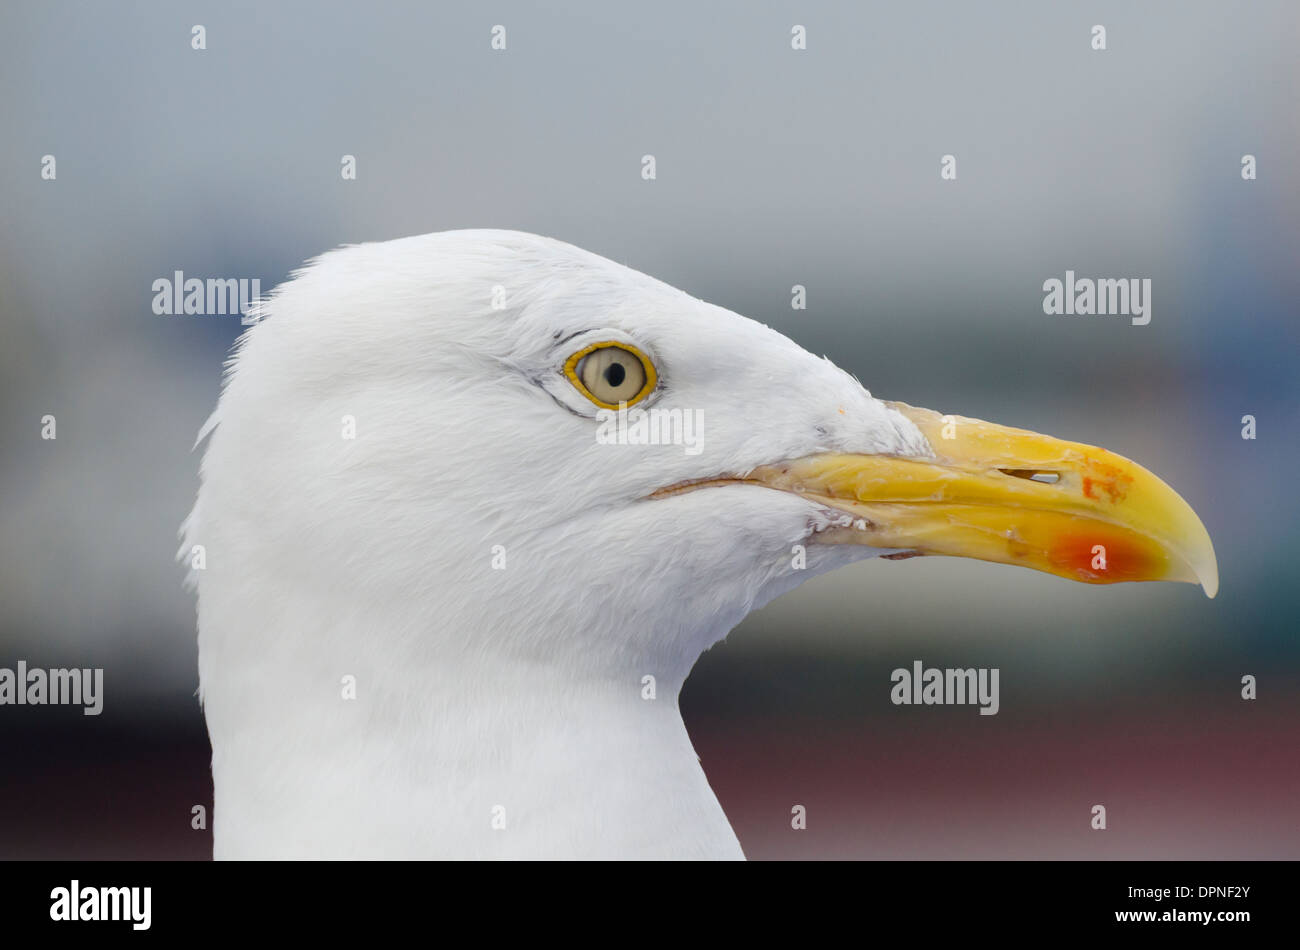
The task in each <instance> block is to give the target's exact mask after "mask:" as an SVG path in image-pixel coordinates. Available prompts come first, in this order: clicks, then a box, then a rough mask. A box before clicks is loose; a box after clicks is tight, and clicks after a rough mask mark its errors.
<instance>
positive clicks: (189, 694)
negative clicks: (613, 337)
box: [0, 0, 1300, 858]
mask: <svg viewBox="0 0 1300 950" xmlns="http://www.w3.org/2000/svg"><path fill="white" fill-rule="evenodd" d="M196 24H197V25H202V26H203V27H204V28H205V31H206V49H203V50H195V49H193V48H192V47H191V39H192V27H193V26H195V25H196ZM497 24H500V25H503V26H504V27H505V28H506V41H507V42H506V49H505V50H493V49H492V48H491V38H492V37H491V30H492V27H493V26H494V25H497ZM795 24H800V25H803V26H804V27H805V28H806V32H807V49H806V50H799V51H796V50H793V49H792V48H791V28H792V27H793V26H794V25H795ZM1094 24H1101V25H1104V26H1105V28H1106V31H1107V32H1106V39H1107V49H1106V50H1105V51H1094V50H1093V49H1092V48H1091V39H1092V33H1091V30H1092V27H1093V25H1094ZM1298 28H1300V7H1297V6H1296V5H1295V4H1294V3H1290V2H1286V0H1278V2H1272V3H1270V2H1251V3H1248V4H1226V3H1204V2H1200V3H1197V2H1165V3H1147V4H1142V5H1140V8H1137V7H1134V5H1131V4H1126V3H1119V2H1116V3H1105V2H1097V3H1090V4H1087V5H1082V4H1030V3H1014V4H1012V3H993V4H980V5H967V4H939V3H915V4H907V5H903V4H895V5H892V6H889V7H881V6H878V5H875V6H871V7H868V6H867V5H856V4H855V5H850V4H847V3H845V4H838V5H832V4H822V3H817V4H809V3H797V2H772V3H763V4H753V3H747V2H740V0H734V2H717V3H710V4H695V3H686V2H676V0H666V2H660V3H655V4H651V5H649V6H643V7H628V6H620V7H618V8H614V7H613V6H612V5H608V4H601V3H597V2H594V0H589V2H583V3H549V4H546V5H540V4H533V3H509V2H494V3H492V4H490V5H487V6H484V5H481V4H471V3H467V2H466V3H440V4H437V5H431V4H424V3H416V2H410V3H398V2H384V3H376V4H352V3H341V2H334V3H306V2H298V3H294V2H280V3H275V4H258V3H223V4H220V5H218V4H208V3H184V2H180V3H173V2H168V3H163V2H137V3H115V4H103V3H90V2H87V3H68V2H40V3H37V2H33V0H18V2H12V3H6V4H4V5H3V8H0V128H3V130H4V132H3V134H2V135H0V209H3V227H2V228H0V405H2V406H3V412H0V446H3V448H2V450H0V539H2V541H3V543H2V544H0V667H9V668H13V667H14V666H15V665H16V663H17V661H18V660H20V659H23V660H26V661H27V663H28V664H29V666H42V667H59V666H69V667H103V668H104V671H105V672H104V681H105V705H104V711H103V713H102V715H100V716H98V717H86V716H83V715H82V713H81V710H80V708H78V707H13V706H5V707H0V857H7V858H43V857H79V858H109V857H140V858H146V857H193V858H205V857H209V856H210V854H211V839H210V836H209V834H208V833H207V832H206V831H202V830H193V829H192V828H191V827H190V818H191V808H192V807H193V805H195V804H207V805H209V806H210V803H211V780H210V774H209V771H208V760H209V755H210V750H209V747H208V744H207V736H206V731H205V729H204V724H203V719H202V714H201V711H200V709H199V706H198V702H197V699H196V697H195V690H196V688H197V674H196V668H195V664H196V646H195V630H194V604H193V598H192V596H191V595H190V594H189V593H188V592H187V591H185V590H184V589H183V587H182V579H183V571H182V569H181V568H180V567H179V566H178V565H177V564H176V563H175V561H174V554H175V552H176V549H177V546H178V542H177V539H176V532H177V528H178V526H179V524H180V522H181V520H182V519H183V518H184V517H185V515H186V513H187V512H188V510H189V506H190V504H191V501H192V499H193V496H194V492H195V490H196V488H197V481H196V467H197V464H198V456H197V455H195V454H192V453H191V446H192V445H193V442H194V438H195V435H196V433H197V432H198V429H199V427H200V425H201V424H202V423H203V421H204V419H205V418H206V417H207V414H208V412H209V411H210V410H211V408H212V406H213V405H214V403H215V400H216V396H217V392H218V385H219V380H220V372H221V366H222V362H223V360H224V359H225V357H226V354H227V351H228V349H229V347H230V345H231V343H232V342H233V341H234V340H235V338H236V337H237V335H238V333H239V331H240V327H239V318H238V317H237V316H234V317H223V316H159V315H155V314H154V313H153V312H152V309H151V302H152V299H153V290H152V283H153V281H154V280H155V279H157V278H161V277H170V276H171V275H172V274H173V272H174V271H177V270H181V271H183V272H184V273H185V274H186V275H187V276H196V277H201V278H206V277H228V278H249V279H251V278H257V279H260V280H261V282H262V287H263V289H264V290H269V289H270V288H271V287H273V286H274V285H275V284H276V283H278V282H280V281H281V280H283V279H284V278H285V277H286V276H287V275H288V274H289V272H290V271H291V270H292V269H293V268H294V267H296V266H297V265H298V264H300V263H301V262H302V261H303V260H304V259H306V258H309V257H312V256H314V255H316V254H319V253H321V252H323V251H325V250H327V249H329V248H331V247H334V246H336V245H338V244H342V243H355V242H361V241H371V240H385V239H389V238H394V237H400V236H404V235H409V234H418V233H423V232H428V231H438V230H444V229H449V228H463V227H502V228H517V229H522V230H527V231H535V232H539V233H542V234H547V235H552V236H555V237H558V238H561V239H564V240H566V241H569V242H572V243H574V244H578V245H580V246H582V247H585V248H587V249H589V250H592V251H595V252H597V253H600V254H603V255H605V256H607V257H610V258H613V259H615V260H618V261H621V262H625V263H627V264H628V265H630V266H632V267H634V268H636V269H638V270H642V271H645V272H647V273H649V274H652V275H654V276H656V277H658V278H660V279H662V280H665V281H667V282H668V283H671V284H674V285H676V286H678V287H681V288H682V289H684V290H686V291H687V292H689V293H691V294H693V295H695V296H698V297H701V298H704V299H706V300H709V301H711V302H714V303H717V304H720V305H722V306H725V307H727V308H729V309H732V310H736V311H738V312H740V313H744V314H746V315H748V316H751V317H754V318H755V319H758V320H760V321H762V322H765V323H768V324H770V325H772V326H774V327H775V328H777V329H779V330H781V331H782V332H784V333H786V334H787V335H789V336H791V337H792V338H793V339H795V340H796V341H797V342H799V343H800V344H802V345H803V346H805V347H806V348H808V349H809V350H812V351H814V352H816V353H825V354H827V355H829V356H830V357H831V358H833V359H834V360H835V361H836V362H838V363H839V364H840V365H841V366H843V367H844V368H845V369H847V370H849V371H850V372H852V373H854V374H855V375H856V376H857V377H858V378H859V379H860V380H862V382H863V383H864V385H866V386H867V387H868V388H869V389H871V390H872V392H873V393H875V394H876V395H878V396H882V397H885V398H891V399H900V400H903V401H906V402H909V403H912V404H915V405H921V406H928V407H930V408H934V409H938V410H942V411H950V412H955V413H960V414H963V415H969V416H975V417H980V418H987V419H992V420H996V421H998V422H1002V423H1006V424H1011V425H1016V426H1022V427H1027V428H1032V429H1037V430H1040V431H1044V432H1049V433H1052V434H1054V435H1058V436H1062V437H1066V438H1069V439H1072V440H1076V441H1083V442H1091V443H1096V444H1099V445H1103V446H1105V447H1107V448H1109V449H1111V450H1113V451H1116V452H1119V453H1120V454H1123V455H1126V456H1129V457H1131V458H1134V459H1137V460H1139V461H1141V462H1142V463H1143V464H1144V465H1146V466H1147V467H1149V468H1150V469H1152V470H1153V471H1155V472H1156V473H1158V474H1159V475H1161V476H1162V477H1163V478H1164V479H1165V480H1166V481H1168V482H1169V483H1170V484H1171V485H1172V486H1173V487H1174V488H1175V489H1176V490H1178V491H1179V492H1180V493H1181V494H1182V495H1183V496H1184V497H1185V498H1186V499H1187V500H1188V501H1189V502H1190V503H1191V505H1192V506H1193V507H1194V508H1195V509H1196V511H1197V512H1198V513H1199V514H1200V515H1201V517H1202V519H1203V520H1204V522H1205V524H1206V526H1207V528H1208V529H1209V532H1210V535H1211V537H1212V538H1213V539H1214V543H1215V548H1216V550H1217V553H1218V558H1219V568H1220V573H1221V577H1222V586H1221V591H1220V594H1219V596H1218V598H1217V599H1215V600H1213V601H1210V600H1207V599H1206V598H1205V597H1204V596H1203V595H1202V594H1201V593H1200V592H1199V591H1198V590H1197V589H1196V588H1194V587H1192V586H1188V585H1172V584H1162V585H1117V586H1114V587H1091V586H1086V585H1076V584H1071V583H1068V582H1065V581H1062V580H1058V579H1055V578H1052V577H1048V576H1046V575H1039V574H1033V573H1030V572H1027V571H1021V570H1017V569H1013V568H1005V567H997V566H993V565H987V564H980V563H976V562H971V561H956V560H944V559H915V560H910V561H905V562H896V563H885V562H876V563H863V564H860V565H857V566H855V567H854V568H851V569H847V570H844V571H842V572H840V573H837V574H833V575H829V576H826V577H822V578H818V579H815V580H813V581H811V582H809V583H808V584H806V585H805V586H804V587H802V588H801V589H799V590H798V591H796V592H794V593H792V594H790V595H788V596H786V597H784V598H782V599H780V600H778V601H776V602H774V603H773V604H771V605H770V606H768V607H767V608H765V609H764V610H762V611H760V612H758V613H756V614H754V615H752V616H751V617H750V618H748V619H747V620H746V621H745V622H744V623H743V624H742V625H741V626H740V627H739V628H738V629H737V630H736V631H734V632H733V633H732V635H731V636H730V638H729V639H728V640H727V641H726V642H725V643H723V644H721V645H719V646H718V647H716V648H714V649H713V650H712V651H710V652H709V653H708V654H706V655H705V656H704V657H703V659H702V660H701V661H700V663H699V665H698V666H697V668H696V671H695V673H694V674H693V675H692V677H691V678H690V680H689V681H688V683H687V685H686V688H685V691H684V693H683V696H682V707H683V711H684V714H685V717H686V722H687V726H688V727H689V729H690V731H691V734H692V736H693V738H694V740H695V743H696V748H697V751H698V752H699V753H700V756H701V759H702V763H703V765H704V768H705V771H706V772H707V773H708V775H709V777H710V780H711V781H712V783H713V785H714V788H715V790H716V791H717V793H718V796H719V798H720V800H721V802H722V804H723V807H724V808H725V809H726V811H727V813H728V814H729V816H730V817H731V819H732V821H733V824H734V825H735V827H736V830H737V832H738V834H739V836H740V839H741V842H742V844H743V845H744V847H745V849H746V851H747V853H748V854H749V855H750V856H751V857H756V858H780V857H835V858H848V857H867V858H871V857H888V858H894V857H918V858H920V857H980V858H1016V857H1046V858H1068V857H1085V858H1093V857H1096V858H1103V857H1122V858H1138V857H1148V858H1178V857H1209V858H1213V857H1223V858H1296V857H1300V821H1297V802H1300V702H1298V700H1300V645H1298V644H1297V637H1296V629H1297V621H1296V618H1297V614H1298V613H1300V584H1297V583H1296V581H1295V579H1294V578H1295V573H1296V558H1297V555H1298V554H1300V519H1298V518H1297V516H1296V512H1297V506H1296V491H1297V488H1296V482H1297V478H1296V473H1297V470H1298V469H1300V443H1298V442H1297V429H1298V423H1300V399H1298V398H1297V397H1298V396H1300V384H1298V383H1297V359H1298V357H1300V353H1298V352H1297V343H1298V342H1300V321H1298V320H1297V316H1298V313H1297V301H1298V300H1300V267H1298V266H1297V265H1298V264H1300V161H1297V155H1298V154H1300V113H1297V109H1296V103H1297V102H1298V101H1300V67H1298V66H1297V58H1296V54H1295V41H1296V37H1297V36H1298V35H1300V31H1298ZM646 154H653V155H654V156H655V159H656V165H657V179H656V180H654V181H645V180H643V179H642V177H641V158H642V156H643V155H646ZM945 154H951V155H954V156H955V157H956V163H957V179H956V180H955V181H941V180H940V175H939V171H940V159H941V156H943V155H945ZM1246 154H1251V155H1254V156H1256V160H1257V163H1258V179H1257V180H1254V181H1245V180H1243V179H1242V175H1241V159H1242V156H1243V155H1246ZM45 155H53V156H55V158H56V162H57V165H56V168H57V177H56V178H55V179H54V180H43V179H42V176H41V169H42V157H43V156H45ZM344 155H353V156H355V157H356V169H357V177H356V179H355V180H344V179H343V178H342V177H341V175H340V167H341V166H340V162H341V159H342V156H344ZM1067 269H1070V270H1073V271H1075V273H1076V274H1077V275H1079V276H1080V277H1084V276H1088V277H1094V278H1095V277H1116V278H1118V277H1149V278H1150V279H1151V281H1152V304H1153V309H1152V314H1153V316H1152V320H1151V322H1150V324H1149V325H1147V326H1142V327H1138V326H1133V325H1131V323H1130V321H1129V319H1127V318H1124V317H1102V316H1092V317H1082V316H1048V315H1045V314H1044V313H1043V307H1042V304H1043V296H1044V294H1043V290H1042V285H1043V282H1044V281H1045V280H1048V279H1049V278H1053V277H1055V278H1058V279H1060V278H1063V277H1064V275H1065V271H1066V270H1067ZM795 284H802V285H804V286H805V287H806V288H807V309H806V310H802V311H795V310H792V309H791V306H790V301H791V288H792V286H793V285H795ZM47 413H49V414H53V415H55V416H56V418H57V426H58V428H57V435H58V437H57V439H56V440H53V441H47V440H43V439H42V438H41V436H40V432H41V422H40V420H41V418H42V416H44V415H45V414H47ZM1244 415H1252V416H1254V417H1255V419H1256V420H1257V433H1258V437H1257V438H1256V439H1254V440H1249V441H1248V440H1243V438H1242V437H1241V430H1242V417H1243V416H1244ZM916 659H920V660H922V661H924V663H926V664H927V665H933V666H961V667H969V666H975V667H998V668H999V669H1000V670H1001V711H1000V712H999V714H998V715H996V716H979V715H978V714H977V711H976V709H975V708H974V707H951V706H935V707H896V706H893V705H891V703H890V702H889V687H890V672H891V671H892V670H893V669H894V668H895V667H900V666H901V667H910V665H911V663H912V661H913V660H916ZM1246 674H1250V675H1254V676H1256V677H1257V678H1258V683H1259V687H1258V688H1259V694H1258V699H1257V700H1255V701H1253V702H1248V701H1243V699H1242V698H1241V695H1240V690H1241V677H1242V676H1243V675H1246ZM1098 803H1100V804H1104V805H1105V806H1106V807H1107V811H1108V829H1107V830H1106V831H1104V832H1097V831H1093V830H1091V828H1090V826H1089V822H1090V818H1091V811H1090V810H1091V808H1092V806H1093V805H1094V804H1098ZM795 804H802V805H804V806H805V807H806V808H807V813H808V827H807V830H805V831H793V830H792V829H791V827H790V809H791V807H792V805H795Z"/></svg>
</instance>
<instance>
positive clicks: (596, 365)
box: [564, 343, 658, 409]
mask: <svg viewBox="0 0 1300 950" xmlns="http://www.w3.org/2000/svg"><path fill="white" fill-rule="evenodd" d="M564 375H565V376H567V377H569V382H571V383H573V385H574V386H576V387H577V389H578V392H580V393H582V394H583V395H584V396H586V397H587V398H588V399H590V400H591V401H592V402H594V403H595V404H596V405H598V406H600V407H601V408H602V409H617V408H618V407H619V404H620V403H623V404H626V405H629V406H631V405H633V404H634V403H638V402H640V401H641V400H642V399H644V398H645V397H646V396H648V395H650V393H651V391H653V390H654V388H655V383H656V381H657V378H658V377H657V375H656V374H655V368H654V364H653V363H651V362H650V360H649V358H648V357H646V355H645V354H644V353H642V352H641V351H640V350H638V349H636V348H635V347H632V346H628V345H627V344H626V343H594V344H592V345H591V346H587V347H584V348H582V349H581V350H579V351H578V352H576V353H574V354H573V355H572V356H570V357H569V358H568V360H567V361H566V362H565V364H564Z"/></svg>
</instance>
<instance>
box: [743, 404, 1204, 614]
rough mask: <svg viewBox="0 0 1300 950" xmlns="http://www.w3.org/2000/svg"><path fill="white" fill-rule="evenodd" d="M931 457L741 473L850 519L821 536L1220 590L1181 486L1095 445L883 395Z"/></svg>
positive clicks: (787, 465)
mask: <svg viewBox="0 0 1300 950" xmlns="http://www.w3.org/2000/svg"><path fill="white" fill-rule="evenodd" d="M887 405H890V406H891V407H892V408H894V409H897V410H898V411H899V412H901V413H903V414H904V415H905V416H907V418H909V419H911V420H912V421H913V422H914V423H916V425H917V426H918V427H919V428H920V430H921V432H922V433H923V434H924V435H925V437H926V438H927V439H929V441H930V444H931V445H932V446H933V448H934V451H935V456H936V457H935V458H933V459H928V458H900V457H895V456H877V455H838V454H829V455H816V456H810V457H808V458H803V459H797V460H794V461H790V462H782V463H780V464H777V465H768V466H763V467H761V468H759V469H757V470H755V471H754V472H752V473H750V474H749V475H748V476H747V477H746V478H745V479H744V480H745V481H748V482H758V483H761V484H764V485H767V486H769V487H771V488H778V489H781V490H783V491H792V492H796V493H798V494H801V495H806V496H808V497H809V498H812V499H815V500H817V501H819V502H821V503H824V504H826V505H827V506H829V507H831V508H834V509H836V510H838V511H842V512H845V513H846V514H849V515H851V516H852V519H851V523H850V524H848V525H846V526H841V527H835V528H832V529H829V530H827V531H824V532H822V533H821V534H820V535H818V540H819V541H826V542H830V543H840V544H865V545H870V546H872V547H880V548H898V549H901V550H902V551H904V552H906V553H907V554H912V553H915V554H948V555H955V556H957V557H971V558H977V559H978V560H981V561H996V562H998V563H1001V564H1017V565H1019V566H1021V567H1029V568H1033V569H1034V570H1036V571H1045V572H1047V573H1049V574H1055V575H1057V576H1058V577H1065V578H1069V579H1070V580H1075V581H1083V582H1085V583H1090V584H1113V583H1117V582H1119V581H1161V580H1165V581H1187V582H1190V583H1199V584H1200V585H1201V586H1202V587H1203V588H1204V589H1205V593H1206V595H1207V596H1209V597H1213V596H1214V595H1215V594H1216V593H1217V592H1218V589H1219V568H1218V564H1217V562H1216V561H1215V558H1214V546H1213V545H1212V544H1211V543H1210V536H1209V534H1208V533H1207V532H1206V530H1205V526H1204V525H1203V524H1201V520H1200V519H1199V518H1198V517H1197V516H1196V513H1195V512H1194V511H1192V509H1191V507H1190V506H1189V505H1188V504H1187V502H1185V501H1183V499H1182V498H1181V497H1179V495H1178V493H1177V492H1175V491H1174V490H1173V489H1172V488H1170V487H1169V486H1168V485H1166V484H1165V483H1164V482H1162V481H1161V480H1160V479H1159V478H1157V477H1156V476H1155V475H1153V474H1151V473H1150V472H1148V471H1147V470H1146V469H1144V468H1143V467H1142V466H1140V465H1138V464H1136V463H1134V462H1131V461H1129V460H1128V459H1126V458H1123V457H1122V456H1119V455H1115V454H1113V453H1111V452H1107V451H1106V450H1105V449H1099V448H1095V447H1094V446H1090V445H1080V444H1078V443H1074V442H1062V441H1060V440H1059V439H1054V438H1052V437H1050V436H1046V435H1039V434H1038V433H1036V432H1029V431H1026V430H1024V429H1011V428H1007V427H1005V426H999V425H994V424H993V423H990V422H982V421H980V420H978V419H967V418H963V417H961V416H947V415H940V414H939V413H937V412H932V411H931V410H929V409H916V408H913V407H912V406H908V405H904V404H903V403H888V404H887Z"/></svg>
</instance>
